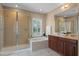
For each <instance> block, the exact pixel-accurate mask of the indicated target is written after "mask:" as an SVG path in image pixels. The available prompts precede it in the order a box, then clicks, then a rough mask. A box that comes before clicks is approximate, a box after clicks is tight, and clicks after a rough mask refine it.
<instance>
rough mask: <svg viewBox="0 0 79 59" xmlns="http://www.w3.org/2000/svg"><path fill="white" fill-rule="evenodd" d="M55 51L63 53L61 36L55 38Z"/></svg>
mask: <svg viewBox="0 0 79 59" xmlns="http://www.w3.org/2000/svg"><path fill="white" fill-rule="evenodd" d="M57 52H58V53H60V54H61V55H64V40H61V38H59V39H58V40H57Z"/></svg>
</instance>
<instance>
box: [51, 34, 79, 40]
mask: <svg viewBox="0 0 79 59" xmlns="http://www.w3.org/2000/svg"><path fill="white" fill-rule="evenodd" d="M50 35H52V36H57V37H63V38H68V39H73V40H79V35H57V34H50Z"/></svg>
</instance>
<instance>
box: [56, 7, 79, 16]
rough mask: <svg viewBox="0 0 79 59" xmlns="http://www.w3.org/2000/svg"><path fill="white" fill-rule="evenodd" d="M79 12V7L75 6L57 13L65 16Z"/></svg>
mask: <svg viewBox="0 0 79 59" xmlns="http://www.w3.org/2000/svg"><path fill="white" fill-rule="evenodd" d="M78 12H79V11H78V9H77V8H76V7H75V8H72V9H69V10H67V11H65V12H62V13H59V14H57V16H64V17H69V16H75V15H77V14H78Z"/></svg>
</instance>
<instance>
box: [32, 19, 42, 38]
mask: <svg viewBox="0 0 79 59" xmlns="http://www.w3.org/2000/svg"><path fill="white" fill-rule="evenodd" d="M38 36H42V19H39V18H33V19H32V37H38Z"/></svg>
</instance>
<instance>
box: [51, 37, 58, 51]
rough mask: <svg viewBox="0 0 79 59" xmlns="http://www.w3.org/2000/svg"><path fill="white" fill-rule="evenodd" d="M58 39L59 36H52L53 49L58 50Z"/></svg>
mask: <svg viewBox="0 0 79 59" xmlns="http://www.w3.org/2000/svg"><path fill="white" fill-rule="evenodd" d="M57 40H58V37H54V36H53V37H52V49H53V50H55V51H57Z"/></svg>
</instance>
